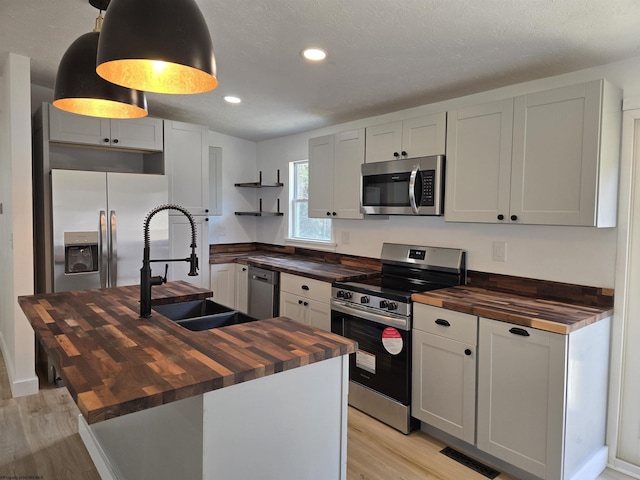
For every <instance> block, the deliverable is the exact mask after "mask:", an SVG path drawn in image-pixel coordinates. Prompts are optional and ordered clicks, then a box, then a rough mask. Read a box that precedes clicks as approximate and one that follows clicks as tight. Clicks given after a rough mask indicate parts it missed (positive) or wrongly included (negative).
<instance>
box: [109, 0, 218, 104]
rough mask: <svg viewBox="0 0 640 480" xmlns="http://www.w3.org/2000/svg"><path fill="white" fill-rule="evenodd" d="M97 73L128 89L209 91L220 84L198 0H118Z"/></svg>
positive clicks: (111, 8)
mask: <svg viewBox="0 0 640 480" xmlns="http://www.w3.org/2000/svg"><path fill="white" fill-rule="evenodd" d="M97 60H98V67H97V72H98V75H100V76H101V77H102V78H104V79H105V80H108V81H110V82H113V83H116V84H118V85H122V86H124V87H127V88H134V89H137V90H144V91H147V92H156V93H203V92H207V91H209V90H213V89H214V88H216V87H217V86H218V80H217V79H216V60H215V56H214V53H213V44H212V42H211V35H210V34H209V29H208V28H207V23H206V21H205V19H204V17H203V16H202V12H201V11H200V9H199V8H198V5H196V2H195V1H194V0H112V1H111V4H110V6H109V14H108V15H107V17H106V19H105V21H104V26H103V29H102V33H101V34H100V41H99V43H98V59H97Z"/></svg>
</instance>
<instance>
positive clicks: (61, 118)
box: [49, 105, 163, 152]
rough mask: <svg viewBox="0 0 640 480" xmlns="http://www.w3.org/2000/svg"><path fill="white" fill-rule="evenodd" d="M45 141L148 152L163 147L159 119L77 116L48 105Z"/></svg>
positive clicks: (158, 150)
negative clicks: (46, 136)
mask: <svg viewBox="0 0 640 480" xmlns="http://www.w3.org/2000/svg"><path fill="white" fill-rule="evenodd" d="M49 140H51V141H52V142H60V143H74V144H80V145H94V146H101V147H116V148H122V149H132V150H140V151H148V152H161V151H162V149H163V139H162V119H159V118H150V117H144V118H131V119H124V120H119V119H108V118H97V117H89V116H86V115H77V114H75V113H69V112H65V111H63V110H60V109H58V108H56V107H54V106H53V105H49Z"/></svg>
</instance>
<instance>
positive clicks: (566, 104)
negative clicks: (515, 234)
mask: <svg viewBox="0 0 640 480" xmlns="http://www.w3.org/2000/svg"><path fill="white" fill-rule="evenodd" d="M601 102H602V81H595V82H590V83H585V84H579V85H572V86H569V87H564V88H558V89H554V90H548V91H544V92H539V93H534V94H530V95H524V96H521V97H517V98H516V99H515V111H514V127H513V164H512V185H511V215H515V216H516V217H517V221H518V222H521V223H528V224H544V225H591V226H593V225H595V224H596V218H595V217H596V193H597V177H598V161H599V147H600V120H601V117H600V112H601Z"/></svg>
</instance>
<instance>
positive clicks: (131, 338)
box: [18, 282, 356, 424]
mask: <svg viewBox="0 0 640 480" xmlns="http://www.w3.org/2000/svg"><path fill="white" fill-rule="evenodd" d="M152 292H153V300H152V304H159V303H172V302H176V301H184V300H192V299H197V298H207V297H210V296H211V292H210V291H208V290H205V289H202V288H198V287H194V286H192V285H190V284H188V283H186V282H169V283H168V284H166V285H163V286H158V287H153V289H152ZM138 300H139V287H138V286H129V287H116V288H108V289H95V290H82V291H72V292H60V293H50V294H38V295H30V296H21V297H19V298H18V301H19V304H20V306H21V307H22V310H23V311H24V312H25V315H26V317H27V319H28V320H29V322H30V323H31V325H32V327H33V329H34V331H35V334H36V336H37V338H38V340H39V341H40V342H41V343H42V345H43V348H44V349H45V351H46V352H47V354H48V355H49V356H50V359H51V361H52V362H53V364H54V365H55V366H56V369H57V371H58V373H59V375H60V376H61V377H62V379H63V380H64V382H65V386H66V387H67V389H68V390H69V392H70V393H71V396H72V397H73V399H74V401H75V402H76V404H77V405H78V408H79V409H80V412H81V413H82V415H83V416H84V417H85V419H86V421H87V423H89V424H92V423H96V422H100V421H103V420H107V419H109V418H113V417H117V416H120V415H125V414H128V413H132V412H136V411H140V410H144V409H147V408H151V407H154V406H157V405H162V404H165V403H169V402H172V401H176V400H180V399H183V398H187V397H192V396H195V395H200V394H203V393H206V392H209V391H212V390H216V389H220V388H224V387H229V386H232V385H235V384H238V383H242V382H246V381H249V380H252V379H256V378H260V377H264V376H267V375H271V374H274V373H278V372H282V371H285V370H290V369H293V368H297V367H302V366H304V365H308V364H311V363H314V362H319V361H322V360H325V359H329V358H333V357H337V356H341V355H346V354H349V353H353V352H355V349H356V343H355V342H353V341H352V340H349V339H347V338H344V337H340V336H338V335H335V334H332V333H330V332H326V331H323V330H319V329H316V328H313V327H311V326H308V325H304V324H301V323H299V322H295V321H293V320H290V319H287V318H283V317H279V318H273V319H269V320H260V321H256V322H250V323H244V324H240V325H233V326H228V327H223V328H219V329H215V330H207V331H200V332H193V331H190V330H187V329H185V328H183V327H181V326H179V325H176V324H175V323H174V322H172V321H171V320H169V319H167V318H165V317H164V316H162V315H160V314H158V313H155V312H154V313H153V315H152V317H151V318H148V319H142V318H140V317H139V301H138Z"/></svg>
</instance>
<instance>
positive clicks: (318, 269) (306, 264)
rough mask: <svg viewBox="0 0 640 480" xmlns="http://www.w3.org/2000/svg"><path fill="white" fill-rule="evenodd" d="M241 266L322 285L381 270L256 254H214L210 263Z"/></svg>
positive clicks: (258, 252)
mask: <svg viewBox="0 0 640 480" xmlns="http://www.w3.org/2000/svg"><path fill="white" fill-rule="evenodd" d="M234 262H235V263H242V264H245V265H252V266H254V267H260V268H266V269H268V270H273V271H276V272H283V273H290V274H292V275H300V276H303V277H307V278H313V279H315V280H320V281H323V282H351V281H354V280H364V279H366V278H374V277H379V276H380V271H379V270H374V269H371V268H366V267H356V266H350V265H342V264H336V263H329V262H321V261H315V260H310V259H309V258H306V257H303V256H299V255H286V254H273V253H266V252H264V251H261V250H258V251H255V252H238V253H218V254H215V255H211V257H210V263H212V264H218V263H234Z"/></svg>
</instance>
